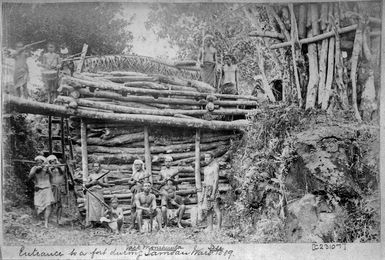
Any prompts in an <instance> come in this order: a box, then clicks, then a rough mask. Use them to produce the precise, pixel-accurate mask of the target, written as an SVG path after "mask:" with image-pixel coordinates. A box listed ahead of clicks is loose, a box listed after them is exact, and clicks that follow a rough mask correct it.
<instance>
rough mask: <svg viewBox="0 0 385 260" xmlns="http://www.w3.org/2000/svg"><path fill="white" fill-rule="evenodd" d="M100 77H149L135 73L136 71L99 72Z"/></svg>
mask: <svg viewBox="0 0 385 260" xmlns="http://www.w3.org/2000/svg"><path fill="white" fill-rule="evenodd" d="M98 75H111V76H116V77H124V76H147V75H146V74H144V73H140V72H134V71H109V72H105V71H98Z"/></svg>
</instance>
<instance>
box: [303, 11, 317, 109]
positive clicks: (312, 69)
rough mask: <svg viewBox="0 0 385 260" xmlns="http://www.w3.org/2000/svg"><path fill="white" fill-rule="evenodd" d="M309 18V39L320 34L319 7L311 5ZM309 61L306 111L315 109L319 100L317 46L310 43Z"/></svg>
mask: <svg viewBox="0 0 385 260" xmlns="http://www.w3.org/2000/svg"><path fill="white" fill-rule="evenodd" d="M308 16H310V18H309V19H311V24H312V25H311V30H309V31H308V37H312V36H314V35H317V33H318V32H319V26H318V6H317V5H316V4H311V5H310V8H309V11H308ZM308 59H309V82H308V86H307V93H306V109H309V108H314V106H315V103H316V98H317V86H318V59H317V44H316V43H310V44H309V45H308Z"/></svg>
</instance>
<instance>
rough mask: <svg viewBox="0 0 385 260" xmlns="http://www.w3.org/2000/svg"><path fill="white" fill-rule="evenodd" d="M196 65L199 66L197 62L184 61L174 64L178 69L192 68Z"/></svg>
mask: <svg viewBox="0 0 385 260" xmlns="http://www.w3.org/2000/svg"><path fill="white" fill-rule="evenodd" d="M196 65H197V62H196V61H195V60H182V61H175V62H174V66H176V67H191V66H196Z"/></svg>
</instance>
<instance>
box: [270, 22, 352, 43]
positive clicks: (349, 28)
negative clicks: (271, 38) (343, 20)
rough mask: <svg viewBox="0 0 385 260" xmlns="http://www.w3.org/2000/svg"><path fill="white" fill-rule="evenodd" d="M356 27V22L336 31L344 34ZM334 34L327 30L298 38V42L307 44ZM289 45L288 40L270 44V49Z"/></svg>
mask: <svg viewBox="0 0 385 260" xmlns="http://www.w3.org/2000/svg"><path fill="white" fill-rule="evenodd" d="M356 29H357V24H353V25H350V26H347V27H344V28H341V29H339V30H338V31H337V33H338V34H344V33H348V32H351V31H354V30H356ZM334 35H335V33H334V32H327V33H323V34H319V35H317V36H313V37H308V38H306V39H302V40H299V43H300V44H308V43H313V42H318V41H320V40H323V39H326V38H330V37H334ZM290 45H291V42H290V41H288V42H283V43H277V44H273V45H271V46H270V49H278V48H283V47H290Z"/></svg>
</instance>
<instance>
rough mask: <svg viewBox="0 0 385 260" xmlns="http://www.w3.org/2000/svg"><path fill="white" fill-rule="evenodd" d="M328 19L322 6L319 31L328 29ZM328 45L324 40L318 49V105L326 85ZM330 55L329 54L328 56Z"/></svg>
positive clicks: (326, 9)
mask: <svg viewBox="0 0 385 260" xmlns="http://www.w3.org/2000/svg"><path fill="white" fill-rule="evenodd" d="M327 17H328V4H322V6H321V29H322V30H323V32H326V31H327V30H328V28H330V27H328V28H327V27H326V24H327V21H328V19H327ZM328 45H329V40H328V39H324V40H322V43H321V48H319V49H318V50H319V84H318V104H319V105H320V104H322V100H323V98H324V95H325V94H324V93H325V84H326V70H327V68H328V67H327V66H326V61H327V57H328V48H329V47H328ZM329 55H330V54H329Z"/></svg>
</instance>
